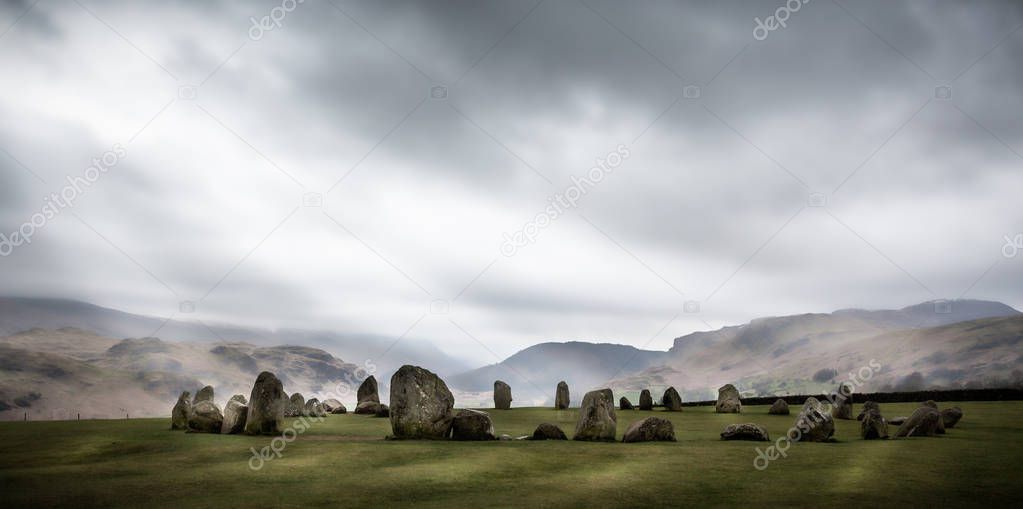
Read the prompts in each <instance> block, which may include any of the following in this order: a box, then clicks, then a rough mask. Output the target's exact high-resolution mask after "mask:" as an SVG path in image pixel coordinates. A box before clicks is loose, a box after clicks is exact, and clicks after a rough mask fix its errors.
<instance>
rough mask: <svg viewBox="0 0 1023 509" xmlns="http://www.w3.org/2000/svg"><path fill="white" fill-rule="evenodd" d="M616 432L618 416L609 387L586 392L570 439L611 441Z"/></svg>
mask: <svg viewBox="0 0 1023 509" xmlns="http://www.w3.org/2000/svg"><path fill="white" fill-rule="evenodd" d="M617 432H618V417H617V416H616V415H615V403H614V395H613V394H612V393H611V389H601V390H597V391H590V392H587V393H586V395H585V396H583V402H582V404H581V405H580V406H579V420H578V421H576V424H575V435H574V436H573V437H572V440H587V441H611V442H613V441H614V440H615V434H616V433H617Z"/></svg>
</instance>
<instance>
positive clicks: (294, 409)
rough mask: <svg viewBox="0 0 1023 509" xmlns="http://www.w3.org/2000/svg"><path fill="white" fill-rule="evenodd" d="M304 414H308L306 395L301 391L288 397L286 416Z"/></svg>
mask: <svg viewBox="0 0 1023 509" xmlns="http://www.w3.org/2000/svg"><path fill="white" fill-rule="evenodd" d="M303 415H306V412H305V397H303V396H302V394H301V393H298V392H296V393H295V394H292V395H291V397H290V398H288V407H287V408H286V409H285V410H284V416H285V417H301V416H303Z"/></svg>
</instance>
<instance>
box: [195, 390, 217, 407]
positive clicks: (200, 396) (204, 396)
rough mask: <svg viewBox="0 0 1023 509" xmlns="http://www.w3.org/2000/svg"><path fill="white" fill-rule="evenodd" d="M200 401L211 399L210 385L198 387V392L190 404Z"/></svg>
mask: <svg viewBox="0 0 1023 509" xmlns="http://www.w3.org/2000/svg"><path fill="white" fill-rule="evenodd" d="M200 401H213V386H212V385H207V386H206V387H203V388H202V389H199V392H197V393H195V398H194V399H193V400H192V405H193V406H195V404H196V403H198V402H200Z"/></svg>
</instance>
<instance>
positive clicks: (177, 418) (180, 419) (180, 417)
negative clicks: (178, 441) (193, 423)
mask: <svg viewBox="0 0 1023 509" xmlns="http://www.w3.org/2000/svg"><path fill="white" fill-rule="evenodd" d="M191 397H192V395H191V394H190V393H189V392H188V391H184V392H182V393H181V395H180V396H178V402H177V403H175V404H174V408H173V409H171V429H180V430H183V429H188V414H189V413H190V412H191V411H192V402H191V400H190V399H189V398H191Z"/></svg>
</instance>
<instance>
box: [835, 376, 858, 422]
mask: <svg viewBox="0 0 1023 509" xmlns="http://www.w3.org/2000/svg"><path fill="white" fill-rule="evenodd" d="M852 396H853V386H852V384H851V383H849V382H842V383H840V384H838V389H836V391H835V399H834V401H833V402H832V406H831V416H832V417H834V418H835V419H842V420H852V418H853V397H852Z"/></svg>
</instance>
